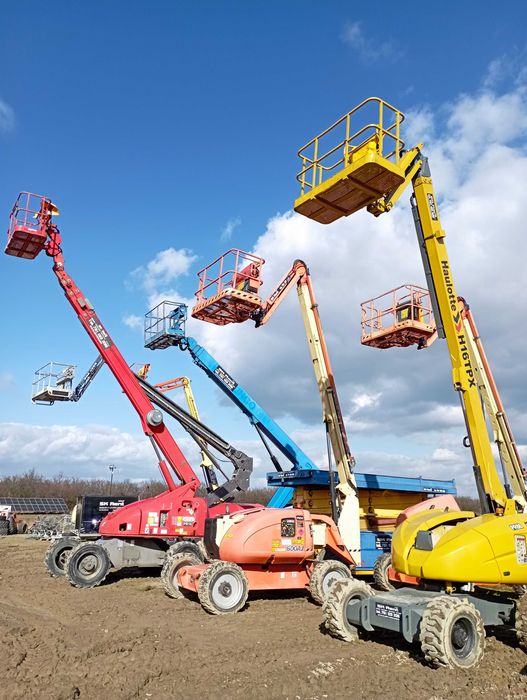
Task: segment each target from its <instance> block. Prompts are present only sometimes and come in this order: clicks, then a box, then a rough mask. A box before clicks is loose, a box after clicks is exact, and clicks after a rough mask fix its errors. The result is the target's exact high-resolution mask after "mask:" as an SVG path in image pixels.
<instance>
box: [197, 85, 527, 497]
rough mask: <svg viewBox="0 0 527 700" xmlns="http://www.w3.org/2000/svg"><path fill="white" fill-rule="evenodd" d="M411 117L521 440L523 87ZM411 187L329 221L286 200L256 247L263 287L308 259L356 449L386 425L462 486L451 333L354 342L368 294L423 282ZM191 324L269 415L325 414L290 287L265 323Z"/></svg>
mask: <svg viewBox="0 0 527 700" xmlns="http://www.w3.org/2000/svg"><path fill="white" fill-rule="evenodd" d="M413 115H415V121H416V122H417V123H415V122H414V123H413V124H412V120H413ZM405 125H407V126H409V127H410V128H411V130H412V133H411V134H410V137H408V135H406V140H407V143H408V144H409V146H411V145H413V142H414V139H416V140H421V139H422V138H423V137H424V139H425V141H426V144H425V153H426V154H427V155H428V156H429V158H430V164H431V169H432V173H433V176H434V181H435V183H436V190H437V192H438V196H439V206H440V211H441V216H442V223H443V226H444V228H445V230H446V232H447V236H448V237H447V242H448V246H449V253H450V258H451V262H452V267H453V271H454V275H455V280H456V284H457V289H458V292H459V293H461V294H463V295H464V296H465V297H466V298H467V299H468V300H469V302H470V304H471V307H472V310H473V312H474V314H475V317H476V320H477V322H478V326H479V330H480V332H481V334H482V337H483V340H484V343H485V346H486V349H487V354H488V355H489V359H490V362H491V365H492V368H493V371H494V373H495V376H496V379H497V382H498V384H499V386H500V388H501V391H502V396H503V399H504V402H505V405H506V406H507V408H508V410H509V414H510V416H511V420H512V421H513V429H515V432H516V438H517V440H518V441H519V442H521V443H525V442H526V441H527V411H526V408H525V403H524V396H525V387H526V385H527V367H526V366H525V363H524V362H523V356H524V354H525V348H526V346H527V329H526V328H525V326H524V325H522V324H521V323H518V322H517V319H521V318H524V317H525V315H526V312H527V308H526V303H527V302H526V297H525V283H526V277H525V271H524V269H523V262H522V261H523V260H524V259H525V258H526V257H527V239H526V238H525V217H524V213H523V202H524V199H525V192H524V190H525V185H524V183H525V182H526V181H527V94H526V93H525V91H524V90H523V88H522V87H518V88H514V89H512V90H510V91H509V92H507V93H504V94H494V93H492V92H491V91H489V90H488V89H486V90H483V91H480V92H478V93H477V94H474V95H462V96H460V97H459V98H458V99H455V100H453V101H451V102H450V103H447V104H444V105H442V106H440V107H439V108H438V109H435V110H434V111H432V110H431V109H430V108H428V107H426V105H425V106H423V105H417V106H416V108H415V109H414V110H412V111H411V113H410V115H409V117H408V120H407V122H405ZM409 195H410V193H409V192H408V193H406V194H405V195H404V196H403V198H402V199H401V200H400V201H399V203H398V204H397V206H396V207H395V208H394V209H393V210H392V211H391V212H390V213H389V214H387V215H384V216H381V217H379V218H378V219H374V218H373V217H371V216H370V215H369V214H367V213H366V212H364V211H363V212H360V213H357V214H356V215H354V216H353V217H350V218H348V219H342V220H340V221H337V222H335V223H334V224H331V225H329V226H323V225H321V224H317V223H316V222H312V221H310V220H308V219H306V218H304V217H302V216H298V215H296V214H293V213H291V212H287V213H284V214H280V215H277V216H276V217H274V218H272V219H271V220H270V221H269V222H268V225H267V229H266V231H265V232H264V233H263V234H262V235H261V236H260V238H259V239H258V240H257V242H256V245H255V246H254V249H253V252H254V253H256V254H257V255H260V256H262V257H263V258H265V259H266V261H267V262H266V264H265V267H264V270H263V273H264V287H263V295H264V296H266V295H268V294H270V292H271V291H272V289H273V288H274V286H275V284H276V283H277V282H278V281H279V280H280V278H281V277H282V275H283V274H284V272H285V271H286V270H287V269H288V268H289V267H290V265H291V263H292V262H293V260H294V259H295V258H302V259H304V260H305V261H306V263H307V264H308V265H309V266H310V269H311V273H312V278H313V282H314V286H315V291H316V294H317V300H318V303H319V308H320V314H321V318H322V322H323V325H324V329H325V333H326V337H327V342H328V346H329V352H330V355H331V358H332V364H333V369H334V373H335V376H336V380H337V384H338V387H339V394H340V399H341V404H342V406H343V409H344V410H345V412H346V409H348V413H349V415H348V416H347V418H346V423H347V425H348V427H349V430H350V441H351V445H352V451H354V450H353V445H354V442H359V443H360V445H361V459H363V460H364V459H366V458H365V455H368V454H369V455H371V454H377V453H378V449H375V445H376V443H377V442H378V441H379V440H382V439H385V438H386V436H387V435H390V436H395V437H396V438H398V439H400V440H405V439H406V440H407V445H408V448H409V449H410V450H411V451H412V452H415V451H416V450H418V451H419V452H420V454H421V455H422V457H421V458H419V459H414V458H413V457H412V458H410V457H409V458H408V459H411V460H414V462H415V463H416V464H417V465H418V466H417V467H416V469H417V468H419V469H420V470H421V471H422V473H423V475H438V473H440V474H442V472H443V469H446V468H447V467H448V473H449V474H455V475H456V477H457V478H458V481H459V483H460V484H463V485H464V488H467V489H468V488H469V487H470V484H471V483H472V476H471V474H472V472H471V469H470V464H469V462H470V458H469V456H468V455H467V452H468V451H467V450H466V449H464V448H463V447H462V445H461V440H462V438H463V436H464V435H465V427H464V424H463V418H462V412H461V409H460V406H459V401H458V397H457V395H456V394H455V392H454V391H453V389H452V383H451V366H450V362H449V357H448V352H447V349H446V344H445V342H444V341H438V342H437V343H435V345H434V346H433V347H432V348H430V349H428V350H425V351H419V352H418V351H416V350H415V349H406V350H404V349H401V350H392V351H379V350H372V349H369V348H365V347H362V346H361V345H360V343H359V337H360V320H359V319H360V310H359V305H360V302H361V301H363V300H364V299H367V298H369V297H373V296H376V295H377V294H379V293H382V292H383V291H385V290H388V289H390V288H392V287H396V286H398V285H400V284H403V283H410V282H413V283H417V284H421V285H424V274H423V270H422V263H421V259H420V256H419V250H418V247H417V245H416V240H415V231H414V228H413V222H412V216H411V212H410V209H409V206H408V199H409ZM192 332H193V335H195V336H196V337H198V339H199V340H200V341H201V342H202V343H203V345H204V346H205V347H206V348H208V349H209V350H210V351H211V352H212V354H213V355H214V356H216V357H217V358H218V360H219V361H220V362H223V363H224V364H225V366H226V368H227V369H228V370H229V371H230V372H231V373H232V374H233V376H234V377H235V378H236V379H237V380H238V381H239V382H240V383H241V384H242V385H243V386H245V388H246V389H247V390H248V391H249V392H250V393H251V394H253V395H255V398H256V399H257V400H258V401H259V402H260V403H261V404H262V405H263V406H264V407H265V408H266V410H268V411H269V412H270V414H271V415H273V417H275V418H276V419H280V418H283V417H284V416H287V415H292V416H295V418H296V419H299V420H302V421H303V423H304V424H305V425H311V426H313V425H316V424H317V423H318V421H320V401H319V397H318V391H317V388H316V384H315V381H314V377H313V372H312V367H311V362H310V359H309V354H308V351H307V348H306V340H305V335H304V331H303V327H302V322H301V319H300V313H299V309H298V304H297V301H296V295H295V294H291V295H290V298H289V299H287V301H286V302H285V303H284V304H283V305H282V306H281V307H280V309H279V311H278V312H277V314H276V315H275V316H274V317H273V318H272V320H271V321H270V322H269V324H268V325H267V326H264V327H262V328H260V329H258V330H255V329H254V328H253V327H252V324H250V323H247V324H242V325H239V326H226V327H216V326H212V325H209V324H203V323H197V324H195V326H194V327H193V329H192ZM359 433H360V435H358V434H359ZM359 438H360V439H359ZM355 451H356V450H355ZM308 454H310V453H309V452H308ZM397 454H399V453H397ZM397 454H396V453H394V458H395V457H397ZM311 456H312V457H314V455H313V454H311ZM395 461H396V463H397V459H396V460H395ZM404 464H405V462H404V461H402V462H401V466H404ZM439 464H441V465H442V468H441V470H440V472H438V465H439ZM366 466H371V458H367V459H366ZM359 468H361V469H364V468H365V463H364V462H363V461H360V462H359Z"/></svg>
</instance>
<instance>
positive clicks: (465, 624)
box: [419, 595, 485, 668]
mask: <svg viewBox="0 0 527 700" xmlns="http://www.w3.org/2000/svg"><path fill="white" fill-rule="evenodd" d="M419 641H420V642H421V649H422V651H423V654H424V657H425V659H426V661H428V663H430V664H431V665H432V666H435V667H436V668H441V667H447V668H472V667H473V666H476V664H478V663H479V661H480V659H481V657H482V656H483V651H484V649H485V628H484V626H483V621H482V619H481V615H480V614H479V612H478V610H477V609H476V607H475V606H474V605H472V603H469V602H468V601H467V600H463V599H462V598H454V597H452V596H449V595H442V596H439V597H437V598H434V599H433V600H432V601H430V603H428V605H427V606H426V608H425V611H424V614H423V617H422V620H421V627H420V632H419Z"/></svg>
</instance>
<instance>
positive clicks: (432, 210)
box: [426, 192, 437, 221]
mask: <svg viewBox="0 0 527 700" xmlns="http://www.w3.org/2000/svg"><path fill="white" fill-rule="evenodd" d="M426 196H427V198H428V206H429V207H430V216H431V217H432V219H433V220H434V221H437V207H436V203H435V202H434V195H433V194H431V193H430V192H428V194H427V195H426Z"/></svg>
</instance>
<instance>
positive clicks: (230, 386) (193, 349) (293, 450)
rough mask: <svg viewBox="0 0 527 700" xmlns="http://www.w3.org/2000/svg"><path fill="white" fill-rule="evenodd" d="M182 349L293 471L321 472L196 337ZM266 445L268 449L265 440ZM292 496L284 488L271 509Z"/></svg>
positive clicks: (278, 491) (278, 492)
mask: <svg viewBox="0 0 527 700" xmlns="http://www.w3.org/2000/svg"><path fill="white" fill-rule="evenodd" d="M180 347H181V349H182V350H188V352H189V353H190V356H191V357H192V360H193V361H194V363H195V364H196V365H197V366H198V367H199V368H200V369H202V370H203V371H204V372H205V374H206V375H207V377H209V379H212V381H213V382H214V383H215V384H216V386H217V387H218V388H219V389H221V391H222V392H223V393H224V394H225V395H226V396H227V397H228V398H229V399H230V400H231V401H232V402H233V403H234V404H235V406H237V407H238V408H239V409H240V411H242V413H244V414H245V415H246V416H247V417H248V418H249V420H250V422H251V423H252V424H253V425H254V426H255V428H256V430H257V431H258V433H259V435H260V437H262V440H264V437H263V436H265V437H266V438H268V439H269V440H270V441H271V442H272V443H273V444H274V445H275V446H276V447H277V448H278V449H279V450H280V451H281V452H282V454H283V455H284V456H285V457H286V458H287V459H288V460H289V461H290V462H291V463H292V465H293V469H318V467H317V466H316V465H315V464H314V463H313V462H312V460H310V459H309V457H308V456H307V455H306V454H305V452H304V451H303V450H301V449H300V447H299V446H298V445H297V444H296V443H295V442H294V441H293V440H292V439H291V438H290V437H289V435H287V433H285V432H284V431H283V430H282V428H281V427H280V426H279V425H278V424H277V423H276V422H275V421H274V420H273V419H272V418H271V416H269V414H268V413H267V412H266V411H264V409H263V408H262V407H261V406H260V405H259V404H258V403H257V402H256V401H255V400H254V399H253V398H252V396H250V395H249V394H248V393H247V392H246V391H245V389H243V388H242V387H241V386H240V385H239V384H238V382H237V381H236V380H235V379H233V377H232V376H231V375H230V374H229V373H228V372H227V371H226V370H225V369H224V368H223V367H222V366H221V365H220V364H219V362H218V361H217V360H216V359H215V358H214V357H212V355H211V354H210V353H209V352H207V350H205V348H204V347H202V346H201V345H200V344H199V343H198V342H197V341H196V340H194V338H190V337H187V338H184V340H183V341H182V342H181V344H180ZM262 434H263V435H262ZM264 444H265V446H266V448H267V445H266V443H265V441H264ZM268 452H269V456H270V458H271V460H272V462H273V464H274V467H275V468H276V469H277V471H282V467H281V465H280V463H279V462H278V460H277V459H276V457H275V456H274V455H273V454H272V452H271V451H270V450H269V449H268ZM292 495H293V494H292V489H288V488H281V489H279V490H277V491H276V493H275V494H274V495H273V497H272V498H271V500H270V501H269V506H270V507H274V508H283V507H285V506H286V505H287V504H288V503H289V501H290V500H291V497H292Z"/></svg>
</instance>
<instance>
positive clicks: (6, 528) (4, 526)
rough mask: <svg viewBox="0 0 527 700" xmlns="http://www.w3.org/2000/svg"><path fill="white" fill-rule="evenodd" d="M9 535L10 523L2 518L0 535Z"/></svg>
mask: <svg viewBox="0 0 527 700" xmlns="http://www.w3.org/2000/svg"><path fill="white" fill-rule="evenodd" d="M2 535H9V523H8V522H7V520H0V537H2Z"/></svg>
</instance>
